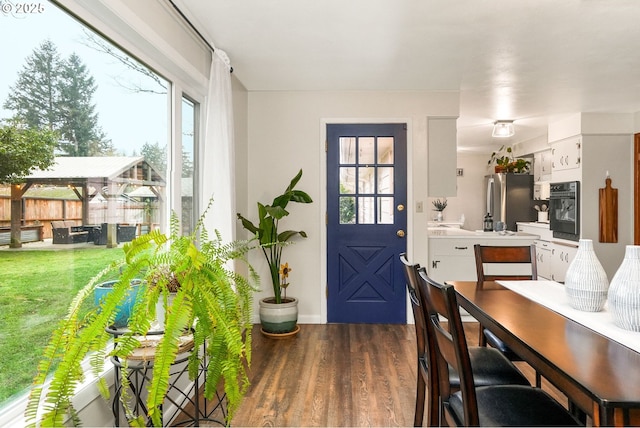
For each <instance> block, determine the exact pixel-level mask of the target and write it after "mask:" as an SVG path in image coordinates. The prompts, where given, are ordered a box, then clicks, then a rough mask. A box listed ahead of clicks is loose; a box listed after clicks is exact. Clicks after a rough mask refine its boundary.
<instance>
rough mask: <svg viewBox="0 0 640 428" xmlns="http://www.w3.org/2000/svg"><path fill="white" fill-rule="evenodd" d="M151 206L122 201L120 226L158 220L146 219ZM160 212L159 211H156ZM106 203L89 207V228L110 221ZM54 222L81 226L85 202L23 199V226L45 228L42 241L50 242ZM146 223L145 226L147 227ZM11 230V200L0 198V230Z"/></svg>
mask: <svg viewBox="0 0 640 428" xmlns="http://www.w3.org/2000/svg"><path fill="white" fill-rule="evenodd" d="M145 210H146V211H147V214H148V211H149V206H147V205H145V204H144V203H142V202H132V201H119V202H118V207H117V209H116V216H117V219H118V220H117V223H124V224H136V225H142V224H149V223H150V222H157V220H155V219H153V220H149V218H148V217H149V216H148V215H145ZM152 211H153V212H157V207H155V206H154V207H153V210H152ZM152 217H155V216H152ZM106 219H107V204H106V202H96V203H89V218H88V222H87V224H102V223H105V222H106V221H107V220H106ZM54 220H73V221H75V222H76V225H78V226H81V225H82V202H81V201H79V200H70V199H51V198H30V197H24V198H23V199H22V222H21V224H22V226H32V225H38V224H41V225H42V231H43V237H44V238H45V239H46V238H51V237H52V233H51V222H52V221H54ZM145 222H146V223H145ZM8 226H11V198H10V197H9V196H4V195H0V227H8Z"/></svg>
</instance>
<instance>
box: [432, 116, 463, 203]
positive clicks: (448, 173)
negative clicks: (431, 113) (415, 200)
mask: <svg viewBox="0 0 640 428" xmlns="http://www.w3.org/2000/svg"><path fill="white" fill-rule="evenodd" d="M456 120H457V118H454V117H429V118H427V128H428V129H427V148H428V150H429V153H428V155H429V156H428V168H427V174H428V180H429V183H428V192H427V196H430V197H433V198H441V197H444V196H456V194H457V191H458V189H457V186H458V180H457V177H456V167H457V161H458V153H457V152H456V149H457V145H456V141H457V135H458V134H457V132H458V131H457V126H456Z"/></svg>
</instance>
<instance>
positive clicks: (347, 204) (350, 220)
mask: <svg viewBox="0 0 640 428" xmlns="http://www.w3.org/2000/svg"><path fill="white" fill-rule="evenodd" d="M355 222H356V198H355V197H353V196H341V197H340V224H355Z"/></svg>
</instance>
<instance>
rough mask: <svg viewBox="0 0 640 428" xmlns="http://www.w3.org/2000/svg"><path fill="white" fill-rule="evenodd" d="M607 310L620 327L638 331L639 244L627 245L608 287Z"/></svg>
mask: <svg viewBox="0 0 640 428" xmlns="http://www.w3.org/2000/svg"><path fill="white" fill-rule="evenodd" d="M609 310H610V311H611V314H612V315H613V321H614V322H615V323H616V325H617V326H618V327H620V328H624V329H626V330H632V331H640V246H638V245H627V247H626V250H625V254H624V260H622V264H621V265H620V267H619V268H618V270H617V272H616V273H615V275H613V279H612V280H611V286H610V287H609Z"/></svg>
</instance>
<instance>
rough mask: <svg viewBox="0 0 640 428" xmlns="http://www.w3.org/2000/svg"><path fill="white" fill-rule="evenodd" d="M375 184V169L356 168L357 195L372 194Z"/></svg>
mask: <svg viewBox="0 0 640 428" xmlns="http://www.w3.org/2000/svg"><path fill="white" fill-rule="evenodd" d="M375 184H376V169H375V167H360V168H358V193H360V194H362V193H374V192H375Z"/></svg>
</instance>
